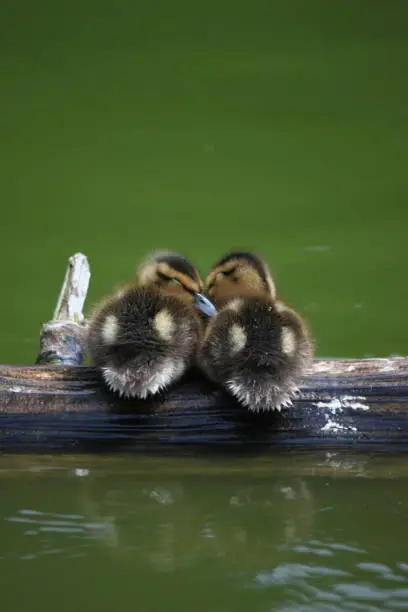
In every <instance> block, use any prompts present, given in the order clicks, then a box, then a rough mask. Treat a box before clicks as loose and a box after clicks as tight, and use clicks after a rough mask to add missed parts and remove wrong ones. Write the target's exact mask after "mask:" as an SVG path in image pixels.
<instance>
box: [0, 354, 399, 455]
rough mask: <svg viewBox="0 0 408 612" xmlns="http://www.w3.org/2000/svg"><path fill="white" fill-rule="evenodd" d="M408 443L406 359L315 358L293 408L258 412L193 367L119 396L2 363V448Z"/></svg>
mask: <svg viewBox="0 0 408 612" xmlns="http://www.w3.org/2000/svg"><path fill="white" fill-rule="evenodd" d="M344 445H357V446H356V448H357V447H358V448H360V447H361V448H363V447H364V448H381V449H386V448H387V449H388V448H390V447H391V448H393V449H398V450H401V449H404V450H406V449H408V358H407V357H394V358H386V359H365V360H355V359H329V360H327V359H316V360H315V362H314V367H313V371H312V372H311V374H310V375H309V376H307V377H305V378H304V379H303V381H302V385H301V394H300V396H299V398H298V399H297V400H295V401H294V403H293V406H291V407H290V408H288V409H285V410H283V411H282V413H281V414H279V413H268V414H264V413H258V414H253V413H250V412H248V410H246V409H244V408H242V407H241V406H240V405H239V404H237V402H235V401H234V400H233V399H232V398H230V397H229V396H228V395H227V394H225V393H224V392H223V391H221V390H220V389H219V388H217V387H214V386H213V385H212V384H210V383H209V382H208V381H207V380H206V379H204V378H203V377H201V376H200V375H199V374H197V373H191V374H190V375H189V376H188V377H186V378H185V379H183V380H182V381H181V382H180V383H179V384H177V385H176V386H174V387H173V388H171V389H169V390H168V391H167V392H166V393H165V394H163V395H162V396H161V397H159V398H154V399H152V400H149V401H146V400H144V401H135V400H120V399H118V397H117V396H116V395H114V394H112V393H110V392H109V391H108V390H107V389H106V387H105V386H104V385H103V383H102V381H101V379H100V376H99V374H98V372H97V371H96V370H95V369H93V368H90V367H87V366H7V365H3V366H0V451H13V452H14V451H17V452H25V451H30V452H33V451H34V452H57V451H61V452H66V451H72V452H89V451H91V452H105V451H109V452H113V451H126V452H127V451H131V452H143V453H146V452H147V453H148V452H157V451H160V452H180V449H182V450H183V452H185V451H191V450H192V451H193V452H199V451H206V450H219V451H222V452H225V451H228V450H230V451H231V452H233V453H239V454H245V453H247V452H248V453H253V452H256V453H267V452H270V451H272V450H274V451H276V450H277V449H278V448H279V449H285V448H293V447H297V448H301V447H303V446H305V447H309V448H310V447H311V446H314V447H328V446H329V447H339V446H344Z"/></svg>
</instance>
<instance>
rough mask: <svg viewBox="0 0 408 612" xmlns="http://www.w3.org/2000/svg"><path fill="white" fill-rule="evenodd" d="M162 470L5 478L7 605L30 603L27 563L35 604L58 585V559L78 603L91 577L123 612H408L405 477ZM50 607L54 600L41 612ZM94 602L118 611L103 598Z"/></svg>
mask: <svg viewBox="0 0 408 612" xmlns="http://www.w3.org/2000/svg"><path fill="white" fill-rule="evenodd" d="M132 461H138V462H140V461H141V459H140V458H138V459H136V460H129V462H132ZM350 461H351V462H352V460H350ZM288 462H290V459H288ZM162 468H163V469H160V462H157V473H156V474H154V473H150V474H139V475H137V474H135V473H131V472H120V471H117V472H115V470H112V469H111V470H110V471H106V472H105V471H103V470H99V471H97V470H89V471H86V468H83V469H84V470H85V471H84V472H83V475H84V476H86V477H81V478H78V473H76V472H75V471H72V470H71V472H69V475H68V473H67V472H66V471H65V472H64V471H55V470H50V471H48V472H47V471H42V472H40V471H38V470H37V471H30V472H22V473H20V474H19V475H18V476H16V474H14V475H13V476H12V475H11V473H8V472H7V471H4V472H2V473H1V475H0V478H1V486H2V492H3V494H2V500H3V501H2V505H1V516H0V518H1V519H2V520H1V521H0V541H1V549H0V562H1V564H2V565H1V567H2V574H1V575H2V580H5V581H6V582H5V583H6V584H8V586H7V593H8V595H9V596H10V601H13V602H14V604H13V606H14V607H11V608H10V609H19V610H23V611H24V610H25V609H27V610H28V609H29V607H28V604H27V605H25V604H24V602H23V601H22V600H20V593H19V589H18V587H17V585H15V586H14V587H13V585H12V581H11V586H10V578H11V577H12V576H15V575H20V574H21V572H23V573H24V571H25V570H24V567H27V568H28V567H29V570H28V569H27V571H29V575H30V580H31V582H29V584H28V585H27V589H28V591H29V592H30V590H34V591H35V592H36V593H37V596H38V593H39V592H42V591H43V590H44V589H46V588H47V584H48V582H49V579H50V578H51V579H52V581H55V585H58V584H62V575H61V574H60V573H59V569H58V568H60V567H61V563H63V567H64V572H63V575H64V576H65V577H68V578H69V581H70V582H71V583H72V584H73V585H75V588H74V589H73V592H72V594H71V593H69V594H67V598H68V600H70V602H71V603H70V606H72V607H73V606H74V605H75V592H77V591H78V589H81V590H83V591H84V592H86V593H87V596H86V597H87V599H88V601H90V600H91V599H92V600H93V599H94V597H95V592H94V588H95V585H93V582H92V580H95V579H96V578H95V577H96V576H97V579H98V584H99V587H98V589H101V588H102V591H104V589H105V588H106V589H108V588H109V593H110V596H111V598H112V597H114V598H115V600H116V601H117V602H121V605H122V606H123V608H124V609H127V602H128V598H129V597H130V598H132V597H137V600H138V602H139V603H140V606H141V609H144V608H143V606H145V609H147V610H151V609H166V608H162V607H160V605H161V604H160V602H161V601H162V599H163V597H164V598H167V597H171V599H172V601H174V602H175V604H174V605H176V603H177V602H179V600H180V602H181V601H182V599H183V598H184V599H186V598H187V600H188V601H189V602H190V603H189V606H190V607H193V606H194V609H196V610H201V609H202V610H208V609H211V610H212V609H215V610H217V609H220V610H221V609H223V610H229V609H231V610H241V609H242V610H244V609H246V610H247V609H248V608H250V609H255V610H285V611H286V610H329V611H330V610H384V609H390V610H397V609H405V608H407V607H408V550H407V546H406V544H405V542H404V537H403V535H401V534H404V532H405V531H404V526H405V524H406V518H407V516H406V515H407V493H406V490H407V487H406V479H403V478H402V479H381V480H379V479H371V478H363V479H361V478H358V477H353V478H344V477H335V476H333V474H332V475H330V476H327V477H307V478H301V477H297V476H287V477H286V478H285V477H283V476H282V474H281V473H280V474H278V473H274V470H273V465H271V470H270V473H267V474H266V475H263V476H254V475H253V474H251V473H250V472H248V473H241V474H238V475H237V474H235V475H234V474H232V473H229V474H226V473H223V470H222V468H221V466H220V472H219V473H218V474H217V473H215V474H211V475H208V474H205V473H203V474H188V473H183V472H182V471H181V472H180V473H179V474H173V475H171V476H169V475H167V476H165V477H164V476H163V474H164V472H165V467H164V465H162ZM379 490H381V495H380V496H379V495H378V491H379ZM51 559H54V563H53V564H50V560H51ZM27 564H29V565H27ZM45 574H46V575H47V581H45V579H44V576H45ZM136 577H138V578H137V579H136ZM141 577H143V578H141ZM124 581H125V582H124ZM169 581H170V582H169ZM125 584H126V587H125ZM30 585H31V586H30ZM34 585H35V586H34ZM124 589H125V590H124ZM98 592H99V591H98ZM217 598H221V600H223V601H224V604H223V606H222V607H217V605H218V604H217V605H216V602H217V601H218V599H217ZM17 605H18V608H17ZM55 605H56V599H55V598H53V597H52V596H51V597H47V600H46V602H45V603H44V606H43V607H45V609H46V610H48V609H50V610H51V608H53V607H55ZM67 605H68V604H67ZM180 605H181V604H180ZM183 605H184V604H183ZM186 606H187V603H186ZM98 607H99V608H102V609H103V610H104V609H106V610H108V609H110V608H109V605H108V602H107V601H104V600H103V599H101V601H99V603H98ZM67 609H68V608H67ZM70 609H71V608H70ZM185 609H187V607H186V608H185Z"/></svg>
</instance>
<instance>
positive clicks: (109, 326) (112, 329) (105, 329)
mask: <svg viewBox="0 0 408 612" xmlns="http://www.w3.org/2000/svg"><path fill="white" fill-rule="evenodd" d="M118 329H119V323H118V320H117V318H116V317H115V315H113V314H110V315H108V316H107V317H106V319H105V321H104V323H103V325H102V339H103V341H104V342H105V344H112V343H113V342H115V340H116V338H117V335H118Z"/></svg>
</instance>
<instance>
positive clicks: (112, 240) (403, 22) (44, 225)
mask: <svg viewBox="0 0 408 612" xmlns="http://www.w3.org/2000/svg"><path fill="white" fill-rule="evenodd" d="M407 28H408V5H407V3H406V1H405V0H387V2H384V1H383V0H331V1H330V2H327V1H325V0H309V1H305V0H278V1H277V0H254V1H253V2H251V3H247V2H240V1H238V2H227V0H217V1H216V2H214V1H212V0H207V2H200V3H190V2H187V1H186V0H173V1H171V2H170V1H169V0H156V1H155V2H145V1H142V2H133V1H131V0H119V1H118V2H112V1H111V0H104V1H98V2H97V1H96V0H81V1H79V0H70V1H69V2H67V1H66V2H57V3H55V2H51V1H50V0H38V1H36V2H32V0H19V1H16V0H3V2H2V7H1V15H0V48H1V54H0V90H1V97H0V110H1V113H0V122H1V139H0V156H1V163H0V167H1V177H0V178H1V180H0V193H1V200H2V210H3V217H2V241H1V247H0V248H1V255H2V262H3V286H2V287H3V289H2V298H3V299H2V305H1V307H0V314H1V321H2V325H1V342H0V351H1V354H0V362H8V363H16V362H17V363H21V362H23V363H27V362H32V361H33V360H34V359H35V357H36V354H37V350H38V333H39V325H40V323H41V322H44V321H46V320H48V319H49V318H50V316H51V315H52V311H53V308H54V305H55V301H56V298H57V295H58V291H59V287H60V284H61V281H62V277H63V274H64V268H65V265H66V261H67V258H68V257H69V255H71V254H72V253H74V252H76V251H78V250H80V251H83V252H85V253H86V254H87V256H88V257H89V259H90V263H91V265H92V272H93V276H92V287H91V292H90V296H89V302H88V305H90V304H92V303H93V302H94V301H95V300H96V299H98V298H99V297H101V296H102V295H103V294H104V293H105V292H106V291H109V290H110V289H111V287H112V286H113V285H114V284H115V283H117V282H121V281H122V280H127V279H128V278H129V277H130V276H132V275H133V272H134V269H135V266H136V265H137V262H138V261H139V260H140V258H141V257H142V256H143V255H144V254H145V252H146V251H148V250H150V249H152V248H156V247H165V248H175V249H180V250H182V251H185V252H186V253H187V254H188V255H189V256H190V257H191V258H192V259H193V260H194V261H195V262H196V263H197V265H199V266H200V268H201V269H202V271H203V273H205V272H206V270H208V268H209V266H210V265H211V264H212V263H214V261H215V260H216V258H218V257H219V256H220V255H221V254H222V253H223V252H224V251H226V250H228V249H230V248H231V247H236V246H243V247H246V248H254V249H257V250H258V251H260V252H261V253H262V254H264V255H265V256H266V257H267V259H268V260H269V261H270V263H271V265H272V268H273V271H274V273H275V275H276V280H277V283H278V288H279V290H280V293H281V294H282V296H283V297H285V298H286V299H287V300H288V301H290V302H291V303H293V304H295V305H296V306H297V307H298V308H299V309H300V310H302V311H303V312H304V313H305V314H306V315H307V317H308V318H309V320H310V323H311V324H312V326H313V330H314V332H315V335H316V337H317V350H318V353H319V354H320V355H325V356H327V355H330V356H340V357H341V356H343V357H344V356H363V355H388V354H390V353H400V354H401V353H402V354H405V353H406V345H407V340H408V327H407V325H406V324H405V311H406V309H407V306H408V291H407V285H406V282H405V270H406V261H407V258H406V252H407V248H406V234H407V231H406V224H407V214H408V213H407V206H406V201H407V194H408V178H407V177H408V174H407V158H408V112H407V101H408V97H407V94H408V80H407V70H408V37H407Z"/></svg>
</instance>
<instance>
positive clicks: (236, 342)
mask: <svg viewBox="0 0 408 612" xmlns="http://www.w3.org/2000/svg"><path fill="white" fill-rule="evenodd" d="M229 336H230V343H231V350H232V352H233V353H238V352H239V351H242V349H243V348H244V346H245V344H246V341H247V335H246V333H245V330H244V328H243V327H242V326H241V325H238V324H237V323H234V325H232V326H231V329H230V333H229Z"/></svg>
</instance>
